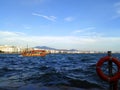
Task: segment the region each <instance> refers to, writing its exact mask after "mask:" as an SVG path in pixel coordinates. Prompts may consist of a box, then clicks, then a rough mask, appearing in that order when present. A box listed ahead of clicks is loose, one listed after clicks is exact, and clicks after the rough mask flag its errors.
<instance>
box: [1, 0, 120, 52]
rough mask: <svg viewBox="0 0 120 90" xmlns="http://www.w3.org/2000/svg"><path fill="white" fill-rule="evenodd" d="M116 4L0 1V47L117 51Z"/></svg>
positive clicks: (119, 15) (119, 6)
mask: <svg viewBox="0 0 120 90" xmlns="http://www.w3.org/2000/svg"><path fill="white" fill-rule="evenodd" d="M119 29H120V1H119V0H0V39H1V41H0V45H16V46H26V45H27V44H28V45H29V46H30V47H33V46H37V45H39V46H49V47H54V48H59V49H71V48H74V49H80V50H97V51H107V50H112V51H120V49H119V46H120V30H119Z"/></svg>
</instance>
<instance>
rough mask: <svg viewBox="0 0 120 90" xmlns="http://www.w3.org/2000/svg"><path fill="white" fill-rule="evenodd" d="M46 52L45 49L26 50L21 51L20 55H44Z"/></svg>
mask: <svg viewBox="0 0 120 90" xmlns="http://www.w3.org/2000/svg"><path fill="white" fill-rule="evenodd" d="M47 54H48V53H47V52H46V50H29V51H28V50H27V51H23V52H22V53H21V55H22V56H28V57H30V56H42V57H44V56H46V55H47Z"/></svg>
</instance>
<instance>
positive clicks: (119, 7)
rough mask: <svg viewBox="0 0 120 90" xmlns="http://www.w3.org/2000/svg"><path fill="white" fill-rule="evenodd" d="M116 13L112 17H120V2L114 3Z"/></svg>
mask: <svg viewBox="0 0 120 90" xmlns="http://www.w3.org/2000/svg"><path fill="white" fill-rule="evenodd" d="M114 8H115V13H116V15H115V16H113V17H112V19H116V18H120V2H117V3H115V4H114Z"/></svg>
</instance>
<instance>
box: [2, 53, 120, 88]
mask: <svg viewBox="0 0 120 90" xmlns="http://www.w3.org/2000/svg"><path fill="white" fill-rule="evenodd" d="M105 55H106V54H49V55H47V56H45V57H22V56H20V55H18V54H0V90H19V89H20V88H22V87H23V86H27V85H37V86H38V87H43V86H44V87H63V86H66V87H75V88H77V89H79V88H80V90H83V89H86V90H88V89H90V90H107V89H108V87H109V86H108V83H107V82H105V81H102V80H101V79H100V78H99V77H98V75H97V73H96V63H97V62H98V60H99V59H100V58H101V57H103V56H105ZM113 56H114V57H117V58H118V59H119V58H120V54H114V55H113ZM119 85H120V84H119ZM119 87H120V86H119ZM77 89H75V90H77ZM119 89H120V88H119ZM41 90H42V89H41ZM44 90H45V89H44ZM64 90H68V89H64Z"/></svg>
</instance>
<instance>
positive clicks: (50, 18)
mask: <svg viewBox="0 0 120 90" xmlns="http://www.w3.org/2000/svg"><path fill="white" fill-rule="evenodd" d="M32 15H34V16H39V17H42V18H44V19H47V20H50V21H56V17H55V16H46V15H42V14H39V13H32Z"/></svg>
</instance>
